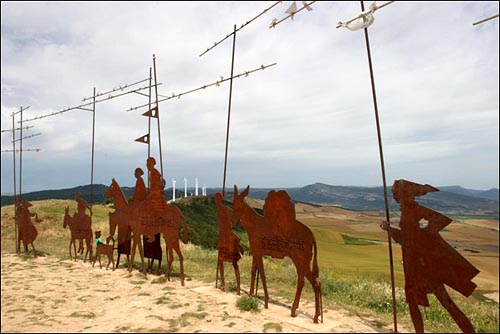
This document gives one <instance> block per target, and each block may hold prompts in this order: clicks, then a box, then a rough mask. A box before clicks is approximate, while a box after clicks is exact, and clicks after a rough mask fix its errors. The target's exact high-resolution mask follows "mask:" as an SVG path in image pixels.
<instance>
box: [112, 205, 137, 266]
mask: <svg viewBox="0 0 500 334" xmlns="http://www.w3.org/2000/svg"><path fill="white" fill-rule="evenodd" d="M113 214H114V212H112V213H110V215H109V219H110V220H111V219H113V218H111V217H112V215H113ZM131 248H132V229H131V228H130V226H126V225H123V224H119V225H118V247H117V251H118V255H117V258H116V268H118V265H119V264H120V255H121V254H125V255H126V256H127V266H128V262H130V249H131Z"/></svg>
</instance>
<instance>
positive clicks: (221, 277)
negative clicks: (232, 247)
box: [217, 258, 226, 288]
mask: <svg viewBox="0 0 500 334" xmlns="http://www.w3.org/2000/svg"><path fill="white" fill-rule="evenodd" d="M217 262H218V263H217V264H218V266H219V274H220V286H221V287H222V288H223V287H225V286H226V283H225V282H224V260H223V259H221V258H219V259H218V261H217Z"/></svg>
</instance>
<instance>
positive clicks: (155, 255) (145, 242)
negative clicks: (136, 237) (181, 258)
mask: <svg viewBox="0 0 500 334" xmlns="http://www.w3.org/2000/svg"><path fill="white" fill-rule="evenodd" d="M153 237H154V240H149V239H148V237H146V236H142V247H143V250H144V257H145V258H147V259H148V272H150V273H151V272H153V267H154V262H155V260H158V270H157V273H158V274H159V273H160V272H161V260H162V253H163V250H162V249H161V242H160V237H161V234H160V233H157V234H155V235H154V236H153Z"/></svg>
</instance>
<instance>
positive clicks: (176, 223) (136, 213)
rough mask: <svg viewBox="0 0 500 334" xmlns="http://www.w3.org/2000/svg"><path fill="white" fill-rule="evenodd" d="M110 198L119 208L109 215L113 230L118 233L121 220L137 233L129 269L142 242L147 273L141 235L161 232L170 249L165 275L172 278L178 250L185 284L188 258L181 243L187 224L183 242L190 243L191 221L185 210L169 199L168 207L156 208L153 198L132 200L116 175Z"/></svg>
mask: <svg viewBox="0 0 500 334" xmlns="http://www.w3.org/2000/svg"><path fill="white" fill-rule="evenodd" d="M106 198H113V200H114V202H115V208H116V211H115V212H114V213H110V215H109V231H110V232H109V233H110V235H114V234H115V231H116V227H117V226H118V225H119V224H122V225H127V226H130V228H131V230H132V234H133V238H132V254H131V258H132V259H131V261H130V262H129V264H128V270H129V271H132V264H133V263H134V258H135V250H136V247H137V246H139V254H140V256H141V270H142V271H143V272H144V273H146V270H145V265H144V253H143V247H142V243H141V235H145V236H147V237H150V238H151V237H154V235H155V234H157V233H163V239H164V240H165V246H166V253H167V268H166V270H165V275H166V276H167V278H168V280H170V268H171V266H172V262H173V259H174V254H173V250H175V252H176V253H177V256H178V257H179V262H180V277H181V284H182V285H183V286H184V258H183V256H182V252H181V249H180V244H179V230H180V227H181V224H183V236H182V242H183V243H185V244H186V243H187V233H188V230H187V224H186V220H185V218H184V216H183V215H182V212H181V211H180V210H179V208H177V207H176V206H174V205H169V204H166V203H165V206H164V209H162V210H160V211H157V210H154V209H153V208H152V207H151V205H150V203H149V201H148V200H145V201H140V202H132V203H128V202H127V199H126V197H125V194H124V193H123V191H122V189H121V188H120V186H119V184H118V182H116V180H115V179H113V180H112V182H111V185H110V186H109V189H108V191H107V192H106Z"/></svg>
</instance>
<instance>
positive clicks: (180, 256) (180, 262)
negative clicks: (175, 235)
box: [175, 239, 184, 286]
mask: <svg viewBox="0 0 500 334" xmlns="http://www.w3.org/2000/svg"><path fill="white" fill-rule="evenodd" d="M176 241H177V246H176V247H175V252H176V253H177V256H178V257H179V270H180V273H181V285H182V286H184V258H183V256H182V252H181V248H180V245H179V239H176Z"/></svg>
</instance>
